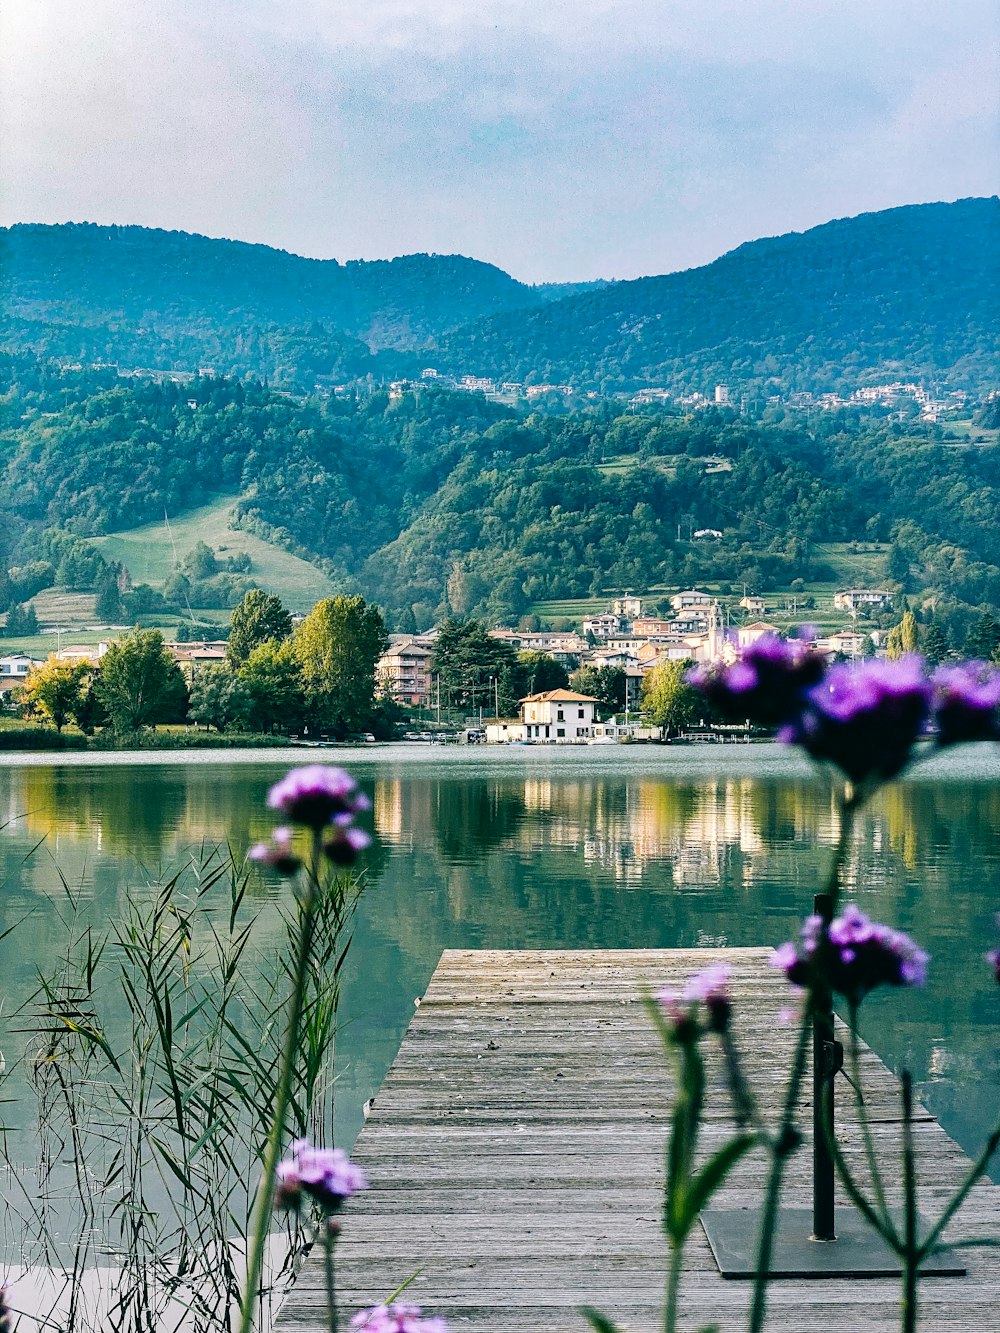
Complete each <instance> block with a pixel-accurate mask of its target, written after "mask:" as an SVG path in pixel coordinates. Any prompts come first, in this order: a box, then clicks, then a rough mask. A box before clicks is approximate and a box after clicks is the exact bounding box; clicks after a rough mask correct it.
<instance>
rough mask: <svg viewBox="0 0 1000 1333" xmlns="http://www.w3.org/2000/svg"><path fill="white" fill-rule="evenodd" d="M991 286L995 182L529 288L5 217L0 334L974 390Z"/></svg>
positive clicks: (134, 349)
mask: <svg viewBox="0 0 1000 1333" xmlns="http://www.w3.org/2000/svg"><path fill="white" fill-rule="evenodd" d="M998 297H1000V201H998V200H997V199H996V198H991V199H963V200H959V201H958V202H957V203H950V204H919V205H913V206H910V207H906V208H895V209H890V210H888V211H886V212H882V213H868V214H863V215H862V216H860V217H856V218H850V219H842V220H840V221H836V222H829V223H826V224H825V225H824V226H821V227H814V228H813V229H812V230H810V231H807V232H803V233H790V234H788V235H786V236H778V237H772V238H769V239H766V240H759V241H750V242H747V243H746V244H745V245H741V246H739V247H738V249H736V250H733V251H732V252H731V253H729V254H727V255H723V256H722V257H721V258H720V259H717V260H715V262H714V263H711V264H706V265H704V266H703V267H701V268H696V269H689V270H687V271H685V272H681V273H671V274H667V275H665V276H661V277H649V278H639V279H636V280H635V281H631V282H614V283H594V284H564V285H559V284H543V285H541V286H537V287H529V286H526V285H525V284H524V283H520V282H518V281H516V279H514V278H512V277H511V276H510V275H509V274H507V273H504V272H503V271H502V270H501V269H499V268H496V267H494V266H493V265H492V264H484V263H480V262H479V261H477V260H474V259H467V258H464V257H462V256H461V255H423V254H419V255H406V256H403V257H401V258H398V259H391V260H377V261H363V260H355V261H351V262H349V263H346V264H341V263H338V262H337V261H336V260H333V259H327V260H319V259H304V258H302V257H300V256H298V255H292V254H289V253H287V252H285V251H283V250H273V249H270V248H268V247H267V246H263V245H248V244H245V243H243V242H239V241H226V240H211V239H209V238H207V237H204V236H192V235H188V234H187V233H185V232H168V231H157V230H150V229H146V228H142V227H100V226H95V225H93V224H90V223H80V224H75V223H68V224H65V225H61V226H40V225H18V226H14V227H10V228H8V229H6V230H0V307H2V308H3V309H4V313H5V320H4V331H3V334H2V336H0V346H3V347H6V348H7V349H9V350H13V351H24V350H27V351H31V352H32V353H34V354H35V355H39V356H42V357H54V358H58V359H60V360H62V361H63V362H66V361H70V362H81V363H83V364H87V365H92V364H95V363H100V362H102V361H103V362H112V363H117V364H118V365H120V366H122V367H133V368H137V367H141V368H158V369H161V370H186V371H196V370H198V369H199V368H200V367H203V366H211V367H212V368H213V369H214V370H215V371H216V372H217V373H220V374H226V375H230V374H231V375H237V376H240V375H254V376H256V377H258V378H261V379H267V380H268V381H269V382H270V383H272V384H275V385H277V386H279V387H282V388H286V389H291V390H293V391H296V392H300V393H307V392H310V391H311V390H312V389H313V388H314V386H315V385H316V383H317V382H324V381H325V382H327V383H330V382H333V383H343V382H345V381H351V380H364V379H365V378H366V377H368V376H373V377H375V378H376V379H393V378H400V377H403V376H405V375H409V374H413V373H415V372H417V371H419V369H420V367H421V366H423V365H426V364H427V363H428V362H431V363H432V364H434V365H436V366H438V367H439V368H440V369H442V370H450V371H452V372H453V373H455V374H466V373H478V374H483V375H488V376H496V377H497V378H500V379H506V380H519V381H520V380H527V381H528V382H529V383H532V382H533V383H545V382H552V381H555V382H557V383H571V384H574V385H576V386H578V387H581V388H587V389H594V388H596V389H603V390H623V391H629V390H634V389H637V388H641V387H643V386H649V385H664V386H667V387H670V388H671V389H672V390H677V389H682V388H685V387H686V388H688V389H691V390H699V391H702V392H704V391H705V390H706V388H708V389H711V387H712V385H713V384H714V383H716V382H721V383H726V384H729V385H730V386H731V387H732V388H734V389H735V390H737V391H738V392H740V393H749V394H750V395H751V396H754V395H760V396H764V397H766V396H767V395H768V394H769V393H771V392H776V391H779V390H785V391H787V390H794V389H803V390H812V391H814V392H815V391H825V390H834V389H838V388H842V387H845V386H850V387H851V388H854V387H857V385H858V383H859V382H861V383H863V382H865V381H866V380H867V381H868V382H872V381H873V380H874V381H875V382H877V381H879V380H885V379H896V378H900V377H904V378H912V377H916V378H921V379H928V380H930V381H933V382H935V383H937V384H939V385H941V386H942V387H955V388H959V387H965V388H971V389H974V390H982V389H984V388H989V387H994V386H995V385H996V382H997V365H996V346H997V340H998V334H1000V315H998V311H1000V300H998Z"/></svg>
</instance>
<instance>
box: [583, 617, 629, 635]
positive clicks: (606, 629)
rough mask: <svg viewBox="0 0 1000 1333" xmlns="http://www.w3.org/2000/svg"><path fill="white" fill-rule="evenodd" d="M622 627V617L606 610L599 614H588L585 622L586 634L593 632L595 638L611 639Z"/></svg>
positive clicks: (584, 630)
mask: <svg viewBox="0 0 1000 1333" xmlns="http://www.w3.org/2000/svg"><path fill="white" fill-rule="evenodd" d="M621 629H622V621H621V617H620V616H616V615H614V614H613V613H612V612H610V611H605V612H603V613H602V614H601V615H599V616H587V617H586V618H585V619H584V622H583V632H584V634H593V636H594V638H595V639H610V638H612V637H613V636H614V635H615V634H618V633H619V631H620V630H621Z"/></svg>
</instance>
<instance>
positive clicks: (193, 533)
mask: <svg viewBox="0 0 1000 1333" xmlns="http://www.w3.org/2000/svg"><path fill="white" fill-rule="evenodd" d="M236 499H237V497H236V496H232V495H230V496H220V497H219V498H218V499H217V500H215V501H213V503H212V504H208V505H204V506H202V507H201V508H199V509H194V510H192V511H191V512H190V513H187V514H185V515H184V516H183V518H176V519H173V520H169V519H168V520H161V521H160V522H158V523H148V524H144V525H143V526H142V527H138V528H129V529H126V530H124V531H122V532H109V533H108V534H107V536H105V537H95V538H93V539H92V544H93V545H94V546H96V547H97V549H98V550H99V551H100V553H101V554H102V555H103V556H104V558H105V560H107V561H109V562H110V561H119V562H120V563H121V564H123V565H124V566H125V568H126V569H127V570H128V571H129V573H130V574H131V576H132V581H133V583H148V584H150V585H151V586H152V587H154V588H161V587H162V586H163V584H164V583H165V582H166V580H167V579H168V578H169V577H170V575H171V574H172V573H173V570H174V568H175V565H176V563H177V561H178V560H179V559H180V558H181V557H183V556H184V555H185V554H186V553H187V552H188V551H189V550H191V548H192V547H193V546H194V545H195V543H196V542H199V541H201V542H204V543H205V545H206V546H210V547H211V548H212V549H213V550H214V551H215V552H217V553H218V554H220V555H222V556H234V555H241V554H245V555H248V556H249V557H250V560H251V569H250V577H251V578H252V579H253V581H254V583H255V584H257V585H258V586H260V587H261V588H263V589H264V591H265V592H272V593H277V595H278V596H279V597H280V598H281V600H282V601H283V602H284V603H285V605H286V606H287V607H288V608H289V610H291V611H307V610H308V609H309V608H310V607H311V606H312V605H313V603H314V602H318V601H319V600H320V599H321V598H323V597H329V596H331V595H332V594H333V592H334V591H335V589H334V586H333V584H332V583H331V581H330V580H329V579H328V578H327V577H326V575H325V574H324V573H323V572H322V571H321V570H319V569H317V568H316V566H315V565H311V564H309V562H308V561H306V560H301V559H300V558H299V557H298V556H296V555H292V554H291V553H290V552H288V551H282V550H280V549H279V548H278V547H276V546H271V545H270V544H269V543H268V542H265V541H262V540H261V539H260V537H256V536H254V534H253V533H251V532H240V531H234V530H233V529H232V528H231V527H230V526H229V524H230V521H231V519H232V517H233V509H234V505H235V502H236Z"/></svg>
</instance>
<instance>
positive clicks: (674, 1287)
mask: <svg viewBox="0 0 1000 1333" xmlns="http://www.w3.org/2000/svg"><path fill="white" fill-rule="evenodd" d="M683 1259H684V1244H683V1242H682V1241H671V1242H670V1264H669V1266H668V1268H667V1299H666V1304H665V1307H664V1314H663V1333H677V1300H678V1296H679V1294H680V1287H681V1263H682V1262H683Z"/></svg>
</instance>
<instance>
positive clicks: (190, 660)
mask: <svg viewBox="0 0 1000 1333" xmlns="http://www.w3.org/2000/svg"><path fill="white" fill-rule="evenodd" d="M163 646H164V647H165V648H166V650H167V652H168V653H169V654H170V656H171V657H172V658H173V659H174V661H175V662H176V663H177V665H178V666H179V667H180V669H181V671H183V672H184V674H185V676H187V677H188V679H190V678H191V676H193V675H194V674H195V672H196V671H197V670H198V669H199V668H200V667H203V666H209V665H212V664H215V665H218V664H219V663H222V662H225V660H226V643H225V640H224V639H220V640H217V641H212V642H201V643H165V644H164V645H163ZM109 647H110V642H109V641H108V640H106V639H102V640H101V641H100V642H99V643H96V644H68V645H67V646H66V647H65V648H59V649H58V651H56V652H54V653H50V654H49V657H48V659H47V660H48V661H49V662H59V663H61V664H62V665H64V666H99V665H100V662H101V658H102V657H103V656H104V654H105V653H106V652H107V651H108V648H109ZM45 665H46V662H43V661H42V660H41V659H40V658H36V657H29V656H28V655H27V654H26V653H8V654H6V656H2V657H0V695H4V694H8V693H9V692H10V691H11V690H14V689H17V688H18V686H20V685H23V684H24V683H25V681H26V680H27V679H28V675H29V674H30V672H31V671H32V670H33V669H34V668H35V667H41V666H45Z"/></svg>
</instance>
